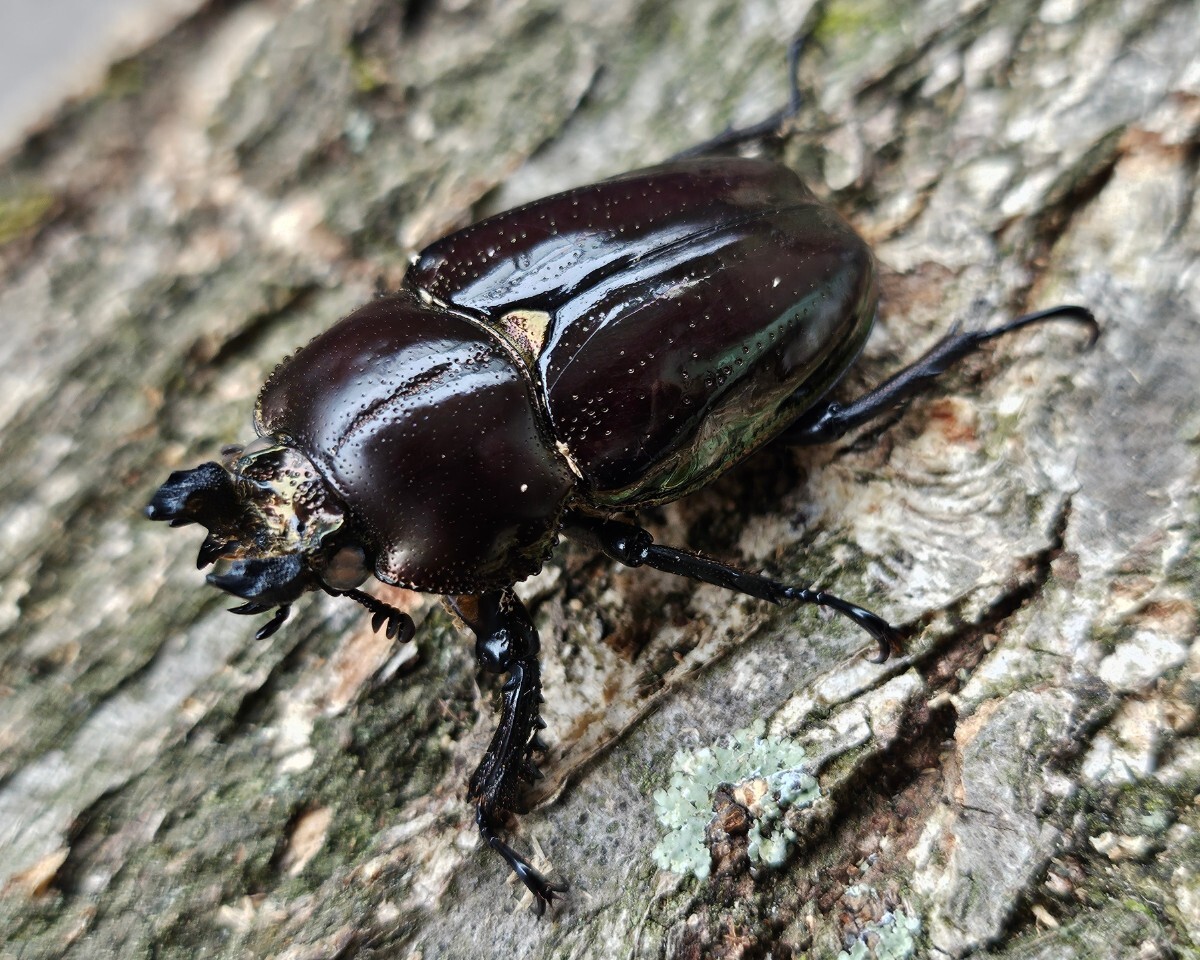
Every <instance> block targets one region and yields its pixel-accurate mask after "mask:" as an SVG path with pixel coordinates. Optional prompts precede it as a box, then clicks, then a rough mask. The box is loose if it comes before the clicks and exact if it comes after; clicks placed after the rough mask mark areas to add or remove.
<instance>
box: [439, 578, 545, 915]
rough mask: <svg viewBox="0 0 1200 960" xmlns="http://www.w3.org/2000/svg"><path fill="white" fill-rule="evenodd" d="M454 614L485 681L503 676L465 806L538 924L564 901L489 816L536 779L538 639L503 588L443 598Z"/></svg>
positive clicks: (506, 807)
mask: <svg viewBox="0 0 1200 960" xmlns="http://www.w3.org/2000/svg"><path fill="white" fill-rule="evenodd" d="M449 603H450V606H451V608H452V609H453V610H454V612H455V613H456V614H457V615H458V616H459V617H460V618H461V619H462V620H463V622H464V623H466V625H467V626H468V627H470V628H471V630H472V631H473V632H474V634H475V657H476V659H477V660H478V661H479V665H480V666H481V667H483V669H484V670H486V671H488V672H489V673H497V674H499V673H507V674H508V679H507V680H506V681H505V682H504V687H503V688H502V693H501V697H502V699H501V705H500V723H499V725H498V726H497V728H496V733H495V734H494V735H493V736H492V742H491V743H490V744H489V745H488V748H487V752H486V753H485V754H484V755H483V760H482V762H481V763H480V764H479V768H478V769H477V770H476V771H475V773H474V774H473V775H472V776H471V782H470V785H469V786H468V788H467V798H468V799H469V800H471V801H472V802H473V803H474V804H475V823H476V825H477V826H478V827H479V835H480V837H482V838H483V841H484V843H486V844H487V845H488V846H489V847H491V848H492V849H493V850H495V851H496V852H497V853H498V854H500V856H502V857H503V858H504V860H505V862H507V863H508V865H509V867H510V868H511V869H512V871H513V873H515V874H516V875H517V877H518V878H519V879H520V881H521V882H522V883H523V884H525V886H526V887H527V888H528V889H529V891H530V893H532V894H533V896H534V899H535V900H536V902H537V912H538V915H539V916H540V915H541V914H542V913H543V912H544V911H545V909H546V904H548V903H551V902H553V901H554V899H555V897H556V895H557V894H561V893H566V891H567V887H566V886H565V885H563V884H554V883H551V882H550V881H549V880H547V879H546V878H545V877H544V876H542V874H540V873H539V872H538V871H537V870H535V869H534V868H533V867H532V866H531V865H530V863H529V861H528V860H526V859H525V858H524V857H522V856H521V855H520V854H519V853H517V852H516V851H515V850H513V849H512V847H510V846H509V845H508V844H506V843H505V842H504V841H503V840H502V839H500V837H499V835H498V834H497V832H496V824H495V816H496V814H497V813H499V812H500V811H502V810H511V808H512V804H513V802H514V801H515V800H516V797H517V792H518V789H519V785H520V781H525V782H530V781H532V780H536V779H539V778H540V777H541V772H540V771H539V770H538V768H537V767H536V766H535V765H534V764H533V762H532V761H531V760H530V754H532V753H533V752H534V751H537V750H545V749H546V745H545V744H544V743H543V742H542V741H541V738H540V737H539V736H538V731H540V730H542V729H543V728H544V727H545V726H546V723H545V721H544V720H542V718H541V715H540V712H539V709H538V708H539V707H540V705H541V703H542V680H541V667H540V665H539V663H538V649H539V642H538V635H537V629H536V628H535V627H534V625H533V621H532V620H530V618H529V613H528V611H526V609H525V607H524V605H523V604H522V603H521V601H520V600H519V599H517V596H516V594H515V593H513V591H512V590H511V589H510V588H505V589H503V590H496V591H493V592H491V593H485V594H483V595H481V596H478V597H473V596H467V597H454V598H449Z"/></svg>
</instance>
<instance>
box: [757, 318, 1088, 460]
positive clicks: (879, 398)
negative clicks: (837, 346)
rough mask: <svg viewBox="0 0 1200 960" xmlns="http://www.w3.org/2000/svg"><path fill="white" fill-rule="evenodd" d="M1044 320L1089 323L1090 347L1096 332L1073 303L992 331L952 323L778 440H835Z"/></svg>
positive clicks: (805, 443) (810, 442) (803, 418)
mask: <svg viewBox="0 0 1200 960" xmlns="http://www.w3.org/2000/svg"><path fill="white" fill-rule="evenodd" d="M1047 320H1067V321H1070V322H1072V323H1078V324H1081V325H1082V326H1085V327H1087V328H1088V330H1089V332H1090V338H1089V340H1088V344H1087V345H1088V346H1089V347H1090V346H1091V345H1092V344H1093V343H1095V342H1096V338H1097V337H1098V336H1099V335H1100V325H1099V324H1098V323H1097V322H1096V318H1095V317H1094V316H1093V315H1092V312H1091V311H1090V310H1088V309H1086V308H1085V307H1077V306H1061V307H1051V308H1050V309H1048V310H1039V311H1038V312H1037V313H1027V314H1025V315H1024V316H1022V317H1017V318H1016V319H1015V320H1010V321H1009V322H1008V323H1005V324H1001V325H1000V326H998V327H993V328H992V329H990V330H968V331H966V332H965V333H964V332H962V331H960V330H959V329H958V328H957V326H955V327H954V328H952V329H951V330H950V332H949V333H947V334H946V335H945V336H944V337H942V339H941V340H939V341H938V342H937V343H935V344H934V345H933V346H932V347H931V348H930V349H929V350H928V351H927V352H926V353H925V354H924V355H923V356H922V357H920V358H919V359H918V360H916V361H915V362H913V363H911V364H909V366H907V367H905V368H904V369H903V370H900V371H898V372H896V373H894V374H893V375H892V376H890V377H888V379H887V380H885V381H884V382H883V383H881V384H880V385H879V386H878V387H876V388H875V389H874V390H871V391H870V392H869V393H867V394H864V395H863V396H861V397H859V398H858V399H857V400H854V401H852V402H850V403H847V404H840V403H837V402H835V401H825V402H822V403H818V404H817V406H815V407H813V408H812V409H810V410H808V411H807V412H805V413H803V414H801V416H800V418H799V419H798V420H797V421H796V422H795V423H794V424H792V426H790V427H788V428H787V429H786V430H785V431H784V432H783V433H782V434H781V435H780V439H781V440H782V441H783V442H785V443H794V444H796V445H798V446H810V445H813V444H818V443H828V442H830V441H832V440H837V439H838V438H839V437H841V436H843V435H844V434H846V433H848V432H849V431H850V430H853V429H855V428H856V427H860V426H862V425H863V424H865V423H868V422H869V421H871V420H874V419H876V418H877V417H880V416H882V415H884V414H886V413H889V412H890V411H892V410H895V409H896V408H897V407H899V406H900V405H902V404H903V403H905V402H906V401H907V400H909V399H910V398H912V397H913V396H914V395H915V394H917V393H919V392H921V391H922V390H924V389H926V388H927V387H928V386H929V385H930V384H931V383H932V382H933V381H934V380H935V379H936V378H937V377H939V376H941V375H942V374H943V373H945V372H946V370H948V369H949V368H950V366H951V364H953V363H955V362H957V361H958V360H961V359H962V358H963V357H965V356H967V355H969V354H971V353H974V352H975V351H976V350H978V349H979V348H980V347H981V346H982V345H983V344H985V343H987V342H988V341H989V340H995V339H996V338H997V337H1002V336H1004V335H1005V334H1007V333H1012V332H1013V331H1015V330H1020V329H1021V328H1022V327H1028V326H1032V325H1033V324H1036V323H1044V322H1045V321H1047Z"/></svg>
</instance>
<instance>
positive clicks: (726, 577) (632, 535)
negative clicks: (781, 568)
mask: <svg viewBox="0 0 1200 960" xmlns="http://www.w3.org/2000/svg"><path fill="white" fill-rule="evenodd" d="M563 532H564V533H565V534H566V535H567V537H569V538H570V539H572V540H577V541H579V542H580V543H583V544H586V545H587V546H590V547H591V548H592V549H594V550H599V551H600V552H601V553H603V554H604V555H605V556H607V557H610V558H611V559H613V560H616V561H617V562H619V563H623V564H625V565H626V566H629V567H641V566H646V567H653V568H654V569H655V570H662V571H664V572H665V573H673V574H676V575H677V576H681V577H688V578H689V579H691V580H700V581H702V582H703V583H711V584H713V585H714V586H718V587H724V588H725V589H727V590H733V591H736V592H737V593H744V594H746V595H747V596H751V597H757V598H758V599H759V600H766V601H768V602H770V603H783V602H785V601H792V602H795V603H814V604H816V605H817V606H821V607H828V608H829V609H830V610H836V611H837V612H838V613H840V614H842V615H843V616H845V617H848V618H849V619H851V620H853V621H854V622H855V623H856V624H858V625H859V626H860V627H862V628H863V629H864V630H866V631H867V632H868V633H869V634H871V636H872V637H874V639H875V642H876V643H877V644H879V656H878V657H877V658H873V659H874V660H875V662H876V663H882V662H883V661H884V660H886V659H887V658H888V656H889V655H890V654H891V652H892V650H893V649H894V648H898V647H899V645H900V638H899V635H898V634H897V633H896V630H895V628H894V627H892V625H891V624H889V623H888V622H887V621H886V620H884V619H883V618H882V617H880V616H879V615H878V614H874V613H872V612H871V611H870V610H866V609H864V608H863V607H860V606H858V604H855V603H850V602H849V601H848V600H843V599H842V598H841V597H835V596H834V595H833V594H831V593H826V592H825V591H823V590H810V589H809V588H808V587H794V586H788V585H787V584H785V583H780V582H779V581H778V580H771V579H770V578H768V577H764V576H762V575H761V574H757V573H746V572H745V571H744V570H738V569H737V568H736V567H731V566H729V565H728V564H724V563H718V562H717V561H716V560H710V559H708V558H707V557H701V556H699V555H697V554H694V553H688V552H687V551H686V550H677V549H675V548H674V547H664V546H661V545H660V544H657V543H655V542H654V538H653V537H652V536H651V535H650V533H649V532H648V531H646V530H643V529H642V528H641V527H638V526H635V525H634V524H632V523H623V522H622V521H619V520H604V519H600V518H599V517H591V516H588V515H587V514H582V513H574V512H573V513H570V514H568V516H567V520H566V524H565V525H564V528H563Z"/></svg>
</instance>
